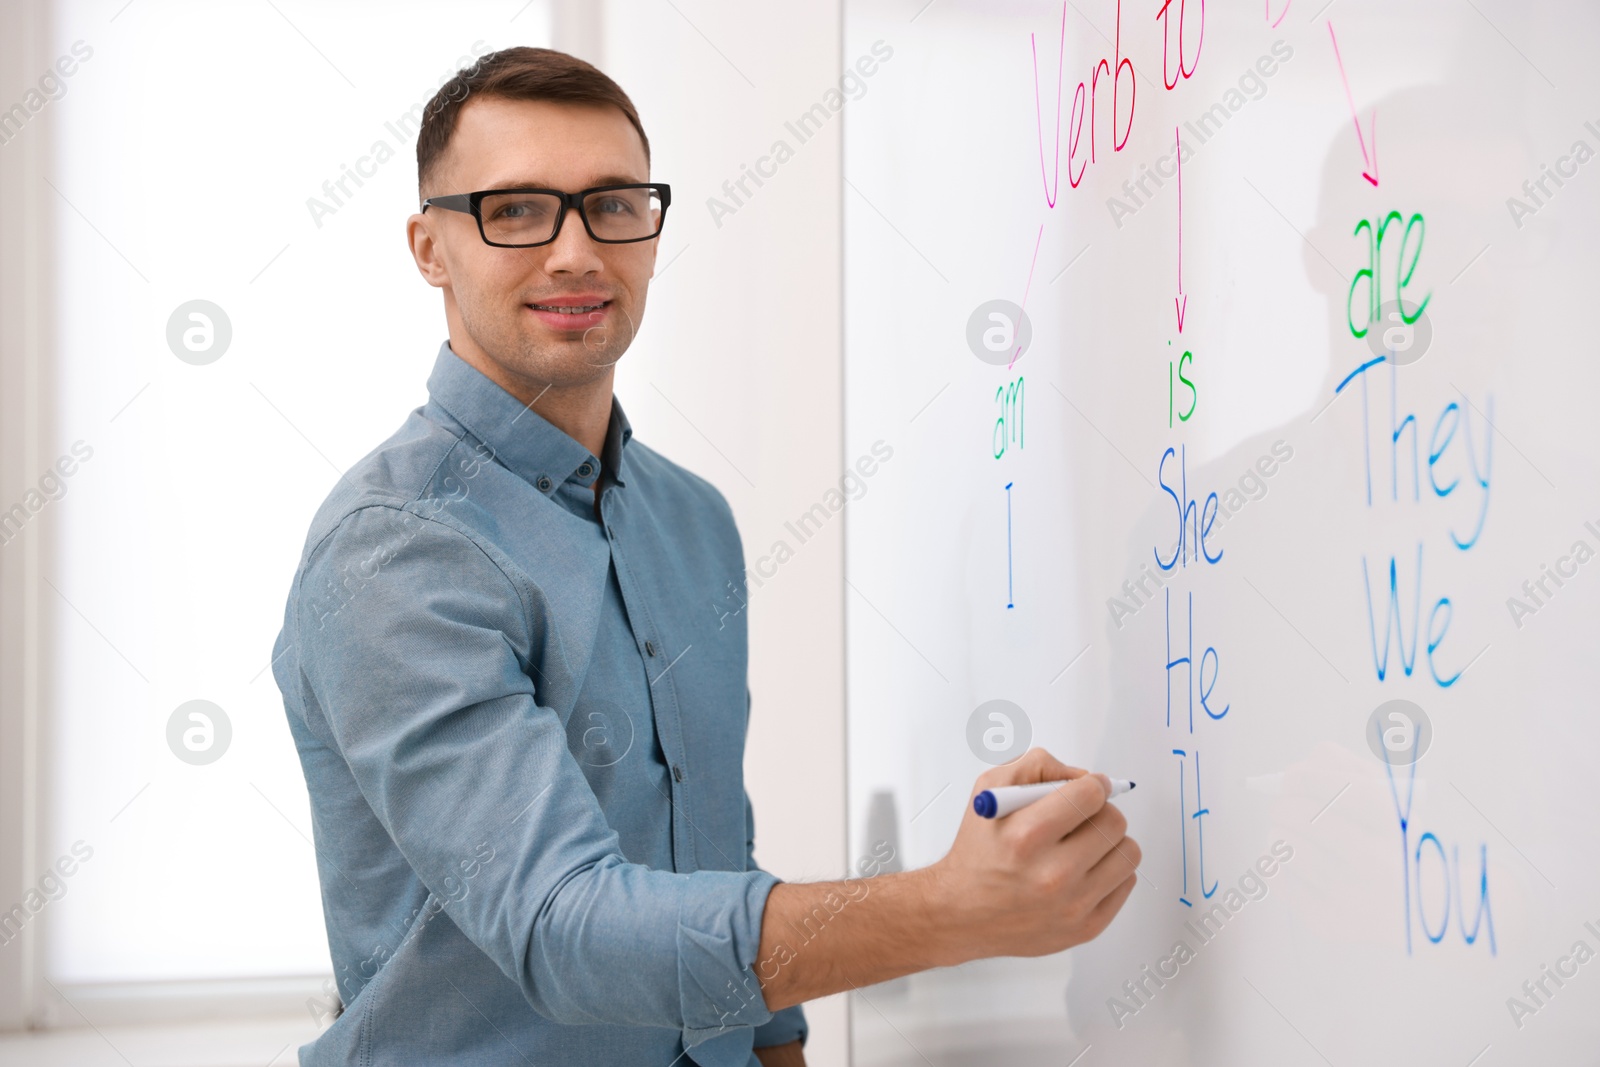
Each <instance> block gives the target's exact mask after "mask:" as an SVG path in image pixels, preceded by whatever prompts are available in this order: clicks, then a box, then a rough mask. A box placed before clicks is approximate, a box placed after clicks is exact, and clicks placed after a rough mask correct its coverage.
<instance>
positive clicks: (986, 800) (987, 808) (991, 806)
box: [972, 789, 999, 819]
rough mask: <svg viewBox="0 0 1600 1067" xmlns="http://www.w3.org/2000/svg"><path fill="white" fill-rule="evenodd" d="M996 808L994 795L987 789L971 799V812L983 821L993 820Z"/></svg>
mask: <svg viewBox="0 0 1600 1067" xmlns="http://www.w3.org/2000/svg"><path fill="white" fill-rule="evenodd" d="M998 807H999V805H998V804H996V803H995V799H994V794H993V793H991V792H989V790H987V789H985V790H984V791H983V792H981V793H979V794H978V795H977V796H975V797H973V798H972V810H973V811H975V812H977V813H978V814H979V815H981V816H983V817H984V818H985V819H992V818H994V813H995V810H996V808H998Z"/></svg>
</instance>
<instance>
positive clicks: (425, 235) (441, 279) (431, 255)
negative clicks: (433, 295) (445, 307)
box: [406, 211, 450, 289]
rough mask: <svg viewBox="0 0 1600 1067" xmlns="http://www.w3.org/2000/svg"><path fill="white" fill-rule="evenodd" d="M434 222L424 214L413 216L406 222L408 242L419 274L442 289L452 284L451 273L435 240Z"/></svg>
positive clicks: (432, 284) (419, 213)
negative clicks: (432, 227)
mask: <svg viewBox="0 0 1600 1067" xmlns="http://www.w3.org/2000/svg"><path fill="white" fill-rule="evenodd" d="M432 222H433V220H432V219H431V218H430V217H429V216H428V215H426V214H424V213H423V212H420V211H419V212H418V213H417V214H415V215H412V216H411V217H410V218H408V219H407V220H406V241H407V243H408V244H410V246H411V258H412V259H414V260H416V263H417V272H418V273H419V274H421V275H422V277H423V280H425V281H426V282H427V283H428V284H429V285H431V286H433V287H434V288H436V289H442V288H444V287H445V286H447V285H449V284H450V272H449V270H448V269H447V268H446V266H445V263H444V258H443V256H441V255H440V252H441V248H440V244H439V242H438V241H436V240H435V239H434V235H433V231H432V229H431V224H432Z"/></svg>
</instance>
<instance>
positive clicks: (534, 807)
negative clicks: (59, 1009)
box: [273, 342, 806, 1067]
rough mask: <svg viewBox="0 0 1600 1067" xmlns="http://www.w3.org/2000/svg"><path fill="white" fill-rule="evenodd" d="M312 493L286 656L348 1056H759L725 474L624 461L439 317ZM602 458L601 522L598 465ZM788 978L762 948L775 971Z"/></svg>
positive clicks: (768, 1037) (740, 570)
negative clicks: (389, 397) (484, 368)
mask: <svg viewBox="0 0 1600 1067" xmlns="http://www.w3.org/2000/svg"><path fill="white" fill-rule="evenodd" d="M428 392H429V400H428V402H427V403H426V404H425V405H423V406H422V407H420V408H418V409H417V410H415V411H413V412H412V413H411V415H410V416H409V417H408V418H407V420H406V421H405V423H404V424H403V425H402V426H401V427H400V429H399V430H398V431H397V432H396V433H395V434H394V435H393V436H392V437H390V438H389V439H388V440H387V441H385V442H384V443H383V444H381V445H379V446H378V448H377V449H375V450H374V451H373V452H371V453H370V454H369V455H367V456H366V457H365V458H364V459H362V460H361V461H360V462H359V463H357V464H356V465H355V467H354V468H352V469H351V470H350V471H349V472H348V473H346V474H345V475H344V476H343V478H342V479H341V480H340V482H339V484H338V485H337V486H336V487H335V489H334V490H333V492H332V493H331V494H330V495H329V497H328V499H327V500H326V501H325V502H324V503H323V505H322V507H321V509H320V510H319V511H318V512H317V515H316V518H315V519H314V520H313V522H312V524H311V531H310V534H309V535H308V536H307V538H306V543H305V548H304V551H303V553H302V555H301V560H300V565H299V569H298V571H297V572H296V574H295V577H294V583H293V585H292V587H291V589H290V593H289V600H288V606H287V608H286V610H285V612H284V624H283V630H282V632H281V633H280V634H279V636H278V640H277V643H276V645H275V647H274V649H273V653H274V656H273V673H274V675H275V677H276V678H277V682H278V686H279V688H280V689H281V690H282V691H283V698H284V708H285V710H286V712H287V713H288V718H289V727H290V730H291V732H292V733H293V736H294V741H295V745H296V747H297V748H298V750H299V754H300V760H301V764H302V767H303V769H304V771H305V776H306V785H307V787H308V788H309V790H310V794H311V814H312V822H313V826H314V830H315V843H316V849H317V866H318V871H319V873H320V878H321V884H322V902H323V910H324V913H325V915H326V920H327V929H328V942H329V948H330V950H331V953H332V957H333V966H334V971H335V976H334V977H335V981H336V983H337V988H338V992H339V995H340V998H341V999H342V1001H343V1003H344V1004H345V1005H346V1007H345V1009H344V1011H343V1013H342V1014H341V1015H339V1017H338V1018H337V1019H336V1020H335V1021H334V1022H333V1024H332V1025H331V1026H329V1027H328V1028H327V1029H326V1030H325V1031H323V1033H322V1034H321V1035H320V1036H319V1037H318V1038H317V1040H316V1041H314V1042H312V1043H311V1044H309V1045H306V1046H304V1047H303V1048H302V1049H301V1050H300V1062H301V1064H302V1065H304V1067H323V1065H333V1064H340V1065H343V1064H351V1065H356V1064H359V1065H362V1067H366V1065H369V1064H382V1065H384V1067H391V1065H396V1064H427V1065H430V1067H443V1065H461V1067H467V1065H472V1067H478V1065H487V1064H506V1065H517V1064H537V1065H539V1067H545V1065H550V1064H585V1065H605V1064H616V1065H619V1067H621V1065H627V1067H638V1065H660V1067H666V1065H668V1064H671V1063H674V1062H678V1061H680V1057H682V1056H683V1054H684V1053H685V1052H687V1057H686V1059H684V1060H683V1061H682V1062H683V1063H685V1064H687V1062H688V1061H693V1062H694V1063H698V1064H701V1065H704V1067H750V1065H753V1064H757V1060H756V1059H755V1057H754V1056H753V1054H752V1052H751V1048H752V1046H753V1045H761V1046H765V1045H775V1044H782V1043H784V1042H787V1041H792V1040H795V1039H796V1038H800V1039H802V1040H803V1039H804V1037H805V1033H806V1023H805V1017H804V1014H803V1013H802V1011H801V1010H800V1008H799V1007H798V1006H796V1007H792V1008H787V1009H784V1010H783V1011H780V1012H777V1013H776V1014H774V1013H773V1012H770V1011H768V1010H767V1007H766V1003H765V1001H764V1000H763V999H762V995H761V991H760V987H759V985H758V983H757V980H756V970H755V966H754V965H755V964H756V963H757V960H756V956H757V950H758V947H759V942H760V933H761V917H762V913H763V911H764V909H765V907H766V897H767V893H768V892H769V891H770V890H771V888H772V886H773V885H774V884H776V883H777V881H778V879H777V878H776V877H775V876H774V875H772V874H770V873H768V872H766V871H763V870H761V869H760V868H758V867H757V866H756V864H755V859H754V855H753V848H754V840H755V826H754V817H753V814H752V811H751V807H750V800H749V797H748V795H747V794H746V792H745V789H744V776H743V758H744V740H745V728H746V724H747V721H748V718H749V710H750V705H749V690H748V688H747V683H746V674H745V670H746V632H745V625H744V618H745V617H744V615H743V613H742V612H741V613H729V612H728V611H726V610H725V609H724V608H723V607H721V605H723V604H724V603H725V601H726V597H727V589H728V583H729V582H730V581H731V582H734V583H736V584H735V588H736V589H737V588H742V585H743V575H744V561H743V553H742V549H741V546H740V542H739V535H738V532H737V531H736V529H735V528H734V522H733V515H732V513H731V512H730V510H729V508H728V505H727V502H726V501H725V500H724V499H723V498H722V496H721V494H720V493H718V491H717V490H716V489H715V488H713V487H712V486H711V484H710V483H709V482H706V481H705V480H703V479H701V478H699V477H696V476H695V475H693V474H690V473H689V472H688V471H686V470H684V469H683V468H682V467H679V466H677V465H676V464H674V463H672V462H670V461H668V460H666V459H665V458H663V457H662V456H660V455H659V454H657V453H655V452H653V451H651V450H650V449H649V448H648V447H646V446H645V445H644V444H642V443H640V442H637V441H633V442H631V443H630V438H631V436H632V431H631V429H630V428H629V426H628V421H627V418H626V416H624V415H623V412H622V408H621V405H619V404H617V403H616V401H615V400H614V399H613V402H612V410H611V423H610V429H609V432H608V434H607V437H606V442H605V446H604V448H603V449H602V453H603V455H602V456H601V457H596V456H594V455H593V454H591V453H590V452H589V450H588V449H586V448H585V447H584V446H583V445H581V444H579V443H578V442H577V441H576V440H574V439H573V438H571V437H569V436H567V435H566V434H565V433H563V432H562V431H560V430H558V429H556V428H555V427H554V426H553V425H551V424H550V423H549V422H546V421H545V420H544V419H542V418H540V417H539V415H538V414H536V413H535V412H534V411H533V410H531V409H530V408H527V407H525V406H524V405H523V404H522V403H521V402H519V401H518V400H516V399H515V398H513V397H512V396H511V395H510V394H509V393H506V392H505V391H504V390H502V389H501V388H500V387H499V386H497V385H495V384H494V383H493V382H491V381H490V380H489V379H488V378H486V377H484V376H483V375H482V374H481V373H479V372H478V371H477V370H475V369H474V368H472V367H471V366H470V365H468V364H467V363H465V362H463V361H462V360H461V359H460V358H459V357H458V356H456V354H455V353H454V352H453V351H452V350H451V349H450V346H449V343H448V342H446V343H445V344H444V345H443V346H441V348H440V350H439V356H438V359H437V361H436V363H435V365H434V369H433V373H432V375H431V376H430V377H429V379H428ZM602 459H603V461H604V463H603V470H604V477H605V479H606V481H605V483H604V487H603V489H602V495H601V498H600V512H601V514H600V517H598V518H597V517H596V515H595V509H594V494H593V492H592V486H593V485H594V482H595V479H596V478H597V477H600V476H601V474H602V463H601V460H602ZM768 975H769V977H770V972H768Z"/></svg>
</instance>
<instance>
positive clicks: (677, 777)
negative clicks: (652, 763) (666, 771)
mask: <svg viewBox="0 0 1600 1067" xmlns="http://www.w3.org/2000/svg"><path fill="white" fill-rule="evenodd" d="M672 780H673V781H675V782H681V781H683V768H682V767H680V766H678V765H677V764H676V763H674V764H673V765H672Z"/></svg>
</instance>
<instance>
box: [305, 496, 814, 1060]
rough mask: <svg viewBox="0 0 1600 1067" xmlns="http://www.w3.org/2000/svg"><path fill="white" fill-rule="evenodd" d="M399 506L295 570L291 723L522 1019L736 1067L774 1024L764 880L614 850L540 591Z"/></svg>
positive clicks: (757, 873)
mask: <svg viewBox="0 0 1600 1067" xmlns="http://www.w3.org/2000/svg"><path fill="white" fill-rule="evenodd" d="M413 507H414V506H413V505H408V506H407V508H401V507H397V506H369V507H365V508H362V509H360V510H358V511H355V512H353V513H351V514H350V515H348V516H346V517H345V518H344V519H343V520H342V521H341V522H340V523H339V525H338V526H337V527H336V528H335V529H334V530H333V532H332V533H330V534H329V535H328V536H327V537H326V538H325V539H324V540H323V541H322V542H321V543H320V544H319V545H318V546H317V548H316V550H315V551H314V552H313V553H312V555H311V557H310V559H309V560H308V563H307V566H306V569H305V571H304V578H303V582H302V584H301V587H300V590H299V598H298V606H297V608H296V610H297V612H298V615H299V631H300V634H301V647H300V664H301V670H302V672H303V678H304V684H305V689H306V692H307V694H308V696H309V697H310V698H311V699H310V700H308V701H307V706H308V709H309V712H308V713H314V714H316V715H317V716H319V717H320V718H321V720H322V722H321V723H320V724H319V725H320V726H321V727H322V728H323V729H324V730H325V733H326V736H327V737H328V738H329V741H330V743H331V744H332V745H333V746H334V747H335V748H336V749H337V750H338V752H339V753H340V754H341V755H342V757H343V758H344V760H345V761H346V763H347V764H348V766H349V768H350V771H351V774H352V775H353V777H354V778H355V781H356V783H357V785H358V786H359V788H360V790H361V792H362V795H363V796H364V798H365V799H366V801H367V803H368V805H370V807H371V809H372V811H373V812H374V814H375V815H376V817H377V819H378V820H379V821H380V822H381V824H382V826H383V827H384V829H385V830H386V831H387V833H388V834H389V836H390V837H391V838H392V839H393V841H394V843H395V845H396V846H397V847H398V849H399V850H400V852H401V854H402V855H403V856H404V858H405V860H406V862H407V863H408V864H409V865H410V867H411V868H412V870H413V871H414V872H415V873H416V876H417V877H418V879H419V880H420V881H421V882H422V883H423V885H424V886H426V888H427V889H428V890H429V891H430V892H431V893H432V894H433V895H434V897H435V898H437V901H438V903H439V906H442V909H443V911H444V912H445V913H446V914H447V915H448V916H449V918H450V920H451V921H452V922H454V923H455V924H456V926H458V927H459V928H460V929H461V931H462V932H463V933H464V934H465V935H466V936H467V937H468V938H470V939H471V941H472V942H473V943H474V944H475V945H476V946H477V947H478V948H479V949H481V950H482V951H483V952H484V953H485V954H486V955H488V956H489V957H490V958H491V959H493V960H494V962H495V964H496V965H497V966H498V967H499V968H500V970H501V971H503V972H504V973H505V974H506V975H507V977H509V978H510V979H511V980H512V981H514V982H516V983H517V985H518V987H519V988H520V989H521V991H522V994H523V996H524V997H525V998H526V999H527V1001H528V1003H529V1004H530V1005H531V1006H532V1007H533V1008H534V1009H535V1010H536V1011H538V1012H539V1013H540V1014H542V1015H544V1016H546V1017H548V1018H550V1019H552V1020H554V1021H556V1022H560V1023H567V1024H586V1023H612V1024H619V1025H633V1026H660V1027H672V1028H676V1029H679V1030H681V1031H682V1034H683V1040H684V1044H685V1046H686V1047H689V1048H695V1047H696V1046H704V1047H702V1048H700V1049H697V1051H696V1053H695V1055H694V1058H695V1059H696V1060H697V1061H698V1062H700V1063H702V1064H708V1065H720V1064H723V1063H726V1064H729V1065H730V1067H732V1065H737V1067H744V1065H745V1063H746V1062H747V1059H748V1050H749V1047H750V1046H749V1040H750V1039H749V1037H748V1036H742V1035H738V1033H737V1028H741V1027H762V1026H767V1025H769V1024H772V1023H775V1022H779V1021H781V1019H782V1017H783V1015H784V1013H782V1012H780V1013H778V1014H777V1015H776V1016H775V1015H774V1014H773V1013H772V1012H770V1011H768V1010H767V1007H766V1003H765V1001H764V1000H763V999H762V997H761V995H760V988H759V985H758V982H757V979H756V972H755V969H754V965H755V963H756V956H757V953H758V950H759V947H760V935H761V918H762V913H763V911H764V909H765V906H766V898H767V894H768V893H769V892H770V890H771V888H772V886H773V885H775V884H776V883H777V881H778V879H777V878H776V877H774V876H773V875H771V874H769V873H767V872H765V871H762V870H759V869H750V870H746V871H742V872H740V871H695V872H693V873H688V874H678V873H675V872H672V871H663V870H657V869H652V868H649V867H645V866H643V865H640V864H635V863H629V862H628V861H627V860H626V859H625V858H624V856H623V854H622V852H621V849H620V848H619V841H618V837H617V834H616V832H615V831H614V830H613V829H612V828H611V827H610V825H609V824H608V823H607V820H606V817H605V814H604V812H603V810H602V809H601V807H600V803H599V801H598V799H597V798H596V797H595V794H594V792H593V790H592V789H591V788H590V786H589V783H588V781H587V780H586V778H585V777H584V774H583V771H582V769H581V768H580V766H579V765H578V763H577V761H576V759H575V758H574V757H573V755H572V753H571V751H570V750H569V749H568V746H567V740H566V729H565V724H564V723H563V722H562V720H561V717H560V716H559V715H558V714H557V713H556V711H554V710H553V707H552V705H556V706H559V701H560V700H562V699H567V698H570V695H571V694H570V691H569V689H568V688H564V687H570V686H571V685H572V684H573V683H572V682H571V680H570V679H569V678H568V677H567V676H566V672H565V661H566V656H567V653H568V650H566V649H564V648H563V647H562V645H561V641H560V635H559V633H558V632H556V631H555V630H554V629H553V628H552V626H551V625H550V623H549V619H550V615H549V613H548V611H547V605H546V604H545V603H544V602H543V600H542V595H541V593H540V592H539V590H538V589H537V588H536V587H534V586H533V584H532V583H531V582H529V581H527V580H526V579H525V578H522V577H521V576H520V575H519V576H518V577H517V578H515V579H514V578H513V577H512V574H514V573H517V572H515V570H514V568H511V567H510V565H509V564H508V563H507V562H506V561H505V560H504V559H502V558H499V557H497V556H496V555H494V554H493V553H494V549H493V548H492V547H484V546H482V545H480V543H479V542H477V541H476V540H474V539H473V538H471V537H469V536H468V535H467V534H466V533H465V532H463V531H462V530H461V529H458V528H457V527H456V526H454V525H453V524H451V522H450V521H449V518H448V516H443V517H438V516H433V515H428V514H420V513H418V512H416V511H415V510H412V508H413ZM528 650H533V651H532V652H530V651H528ZM539 665H542V666H543V670H541V669H539ZM536 677H537V678H538V679H539V682H538V685H537V686H536V685H535V682H534V679H535V678H536ZM541 698H542V700H543V702H541ZM484 856H489V857H491V858H489V859H487V860H485V859H484V858H483V857H484ZM785 1025H786V1027H787V1029H783V1030H781V1031H780V1032H785V1033H786V1032H789V1030H792V1029H793V1027H794V1025H795V1023H794V1022H793V1021H791V1022H788V1023H787V1024H785ZM799 1025H800V1027H801V1032H802V1033H803V1032H804V1023H803V1020H801V1021H800V1022H799ZM720 1035H732V1036H734V1037H735V1040H731V1041H730V1040H723V1041H715V1042H714V1041H713V1039H714V1038H717V1037H718V1036H720ZM790 1039H792V1037H791V1038H790ZM741 1041H742V1051H741V1050H740V1044H741ZM758 1043H764V1042H759V1041H758Z"/></svg>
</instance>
